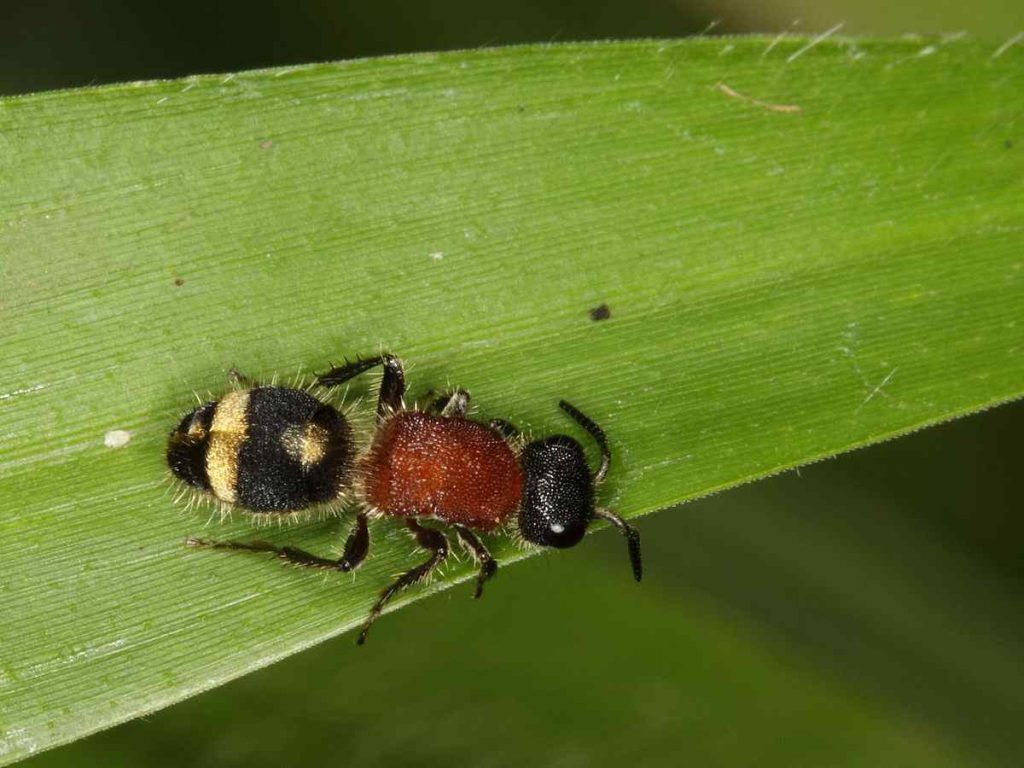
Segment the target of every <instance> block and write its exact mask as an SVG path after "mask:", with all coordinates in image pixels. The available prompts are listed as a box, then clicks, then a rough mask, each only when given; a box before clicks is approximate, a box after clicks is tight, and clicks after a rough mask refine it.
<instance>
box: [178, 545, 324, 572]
mask: <svg viewBox="0 0 1024 768" xmlns="http://www.w3.org/2000/svg"><path fill="white" fill-rule="evenodd" d="M185 544H186V545H188V546H190V547H207V548H209V549H239V550H242V551H245V552H272V553H274V554H275V555H277V556H278V557H279V558H280V559H282V560H284V561H286V562H289V563H292V564H293V565H304V566H306V567H308V568H338V567H340V566H339V561H338V560H328V559H327V558H325V557H318V556H316V555H314V554H312V553H310V552H306V551H305V550H303V549H298V548H297V547H278V546H276V545H274V544H271V543H270V542H269V541H216V540H213V539H194V538H188V539H185Z"/></svg>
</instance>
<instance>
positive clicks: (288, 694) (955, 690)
mask: <svg viewBox="0 0 1024 768" xmlns="http://www.w3.org/2000/svg"><path fill="white" fill-rule="evenodd" d="M715 20H718V21H717V23H714V22H715ZM840 21H843V22H845V27H844V29H843V32H844V33H851V34H880V35H892V34H901V33H957V32H959V31H967V32H969V33H970V34H972V35H975V36H977V37H981V38H984V39H986V40H991V41H992V42H993V43H994V44H999V43H1000V42H1003V41H1005V40H1007V39H1009V38H1010V37H1011V36H1012V35H1013V34H1015V33H1016V32H1018V31H1020V30H1022V29H1024V4H1021V3H1019V2H1009V1H1007V2H1002V3H1001V2H997V1H996V0H983V1H982V2H977V3H973V4H961V3H954V2H949V1H947V0H941V1H940V0H934V1H933V2H926V1H925V0H917V1H916V2H907V3H901V4H899V7H898V9H897V8H892V7H890V5H889V4H887V3H882V2H880V0H870V2H863V3H857V4H854V3H852V2H847V3H840V2H834V1H831V2H824V3H815V2H813V1H812V0H802V1H794V2H770V3H756V2H753V0H719V1H718V2H713V0H701V1H700V2H682V1H680V2H675V3H673V2H667V1H666V0H634V2H632V3H627V2H625V0H617V1H616V2H610V3H587V2H580V1H579V0H568V1H567V2H563V3H560V4H555V3H544V2H539V1H538V0H520V1H519V2H516V3H503V4H482V3H469V2H465V0H441V1H440V2H431V3H402V2H399V0H387V1H386V2H376V3H374V2H366V1H364V2H349V3H344V2H329V1H328V0H298V1H297V2H292V3H287V4H286V3H272V2H267V1H266V0H254V1H252V2H245V3H243V2H232V1H231V0H207V2H203V3H198V2H193V1H192V0H183V2H179V3H176V4H174V5H165V6H160V7H158V6H156V5H154V6H152V7H149V6H146V7H143V6H142V5H141V4H135V3H129V2H126V1H125V0H103V1H97V2H92V3H87V4H86V3H82V4H76V3H74V2H68V1H67V0H64V1H63V2H62V1H58V0H49V1H47V2H40V3H35V4H28V3H25V4H22V5H20V6H19V5H17V4H5V7H4V8H3V9H2V10H0V22H2V23H0V92H3V93H19V92H26V91H31V90H43V89H51V88H61V87H72V86H81V85H88V84H94V83H104V82H111V81H121V80H135V79H140V78H151V77H173V76H178V75H185V74H192V73H197V72H212V71H230V70H237V69H244V68H251V67H263V66H274V65H284V64H291V63H296V62H307V61H314V60H324V59H342V58H351V57H355V56H370V55H378V54H386V53H397V52H407V51H416V50H437V49H446V48H458V47H474V46H480V45H502V44H508V43H516V42H528V41H559V40H578V39H589V38H606V37H614V38H623V37H637V36H684V35H688V34H695V33H700V32H702V31H704V30H707V29H708V27H709V26H711V27H712V28H711V30H710V32H709V34H719V33H740V32H753V31H758V32H780V31H783V30H790V31H795V32H805V33H815V32H821V31H824V30H825V29H828V28H830V27H832V26H833V25H834V24H836V23H838V22H840ZM1022 104H1024V99H1022ZM1022 115H1024V109H1022ZM1022 434H1024V405H1022V404H1015V405H1011V406H1006V407H1003V408H1000V409H996V410H994V411H990V412H988V413H985V414H981V415H978V416H975V417H972V418H970V419H965V420H963V421H960V422H956V423H952V424H948V425H944V426H942V427H939V428H935V429H932V430H928V431H925V432H922V433H920V434H918V435H915V436H912V437H909V438H905V439H903V440H899V441H896V442H893V443H889V444H885V445H882V446H878V447H876V448H873V449H871V450H866V451H862V452H859V453H856V454H852V455H848V456H844V457H840V458H839V459H837V460H834V461H831V462H827V463H822V464H817V465H814V466H811V467H806V468H804V469H803V470H801V471H800V472H794V473H788V474H786V475H783V476H780V477H777V478H773V479H770V480H768V481H765V482H761V483H758V484H756V485H752V486H749V487H745V488H741V489H738V490H735V491H732V492H729V493H726V494H722V495H720V496H718V497H716V498H711V499H707V500H703V501H700V502H696V503H692V504H689V505H687V506H686V507H684V508H682V509H679V510H676V511H674V512H669V513H664V514H660V515H655V516H653V517H651V518H648V519H646V520H642V521H641V522H640V527H641V530H642V533H643V535H644V542H645V549H646V559H647V563H648V578H647V580H646V581H645V583H644V584H643V586H641V587H637V586H636V585H634V584H632V583H631V582H630V580H629V578H628V572H627V567H626V563H625V557H624V553H623V547H622V543H621V540H620V539H619V538H618V537H617V536H616V535H615V534H614V532H604V533H602V534H599V535H597V536H595V537H593V538H592V539H591V540H590V541H588V543H587V544H586V545H585V546H583V547H581V548H579V549H577V550H575V551H573V552H571V553H566V554H564V555H559V556H545V557H537V558H533V559H531V560H529V561H527V562H525V563H523V564H520V565H516V566H513V567H510V568H508V569H506V570H505V571H503V572H502V574H501V576H500V577H499V579H498V580H497V581H496V582H495V584H494V585H493V586H492V588H491V589H490V590H489V593H488V595H487V598H486V599H485V600H483V601H481V602H479V603H474V602H473V601H472V600H471V599H470V588H469V587H468V586H466V585H463V586H462V587H460V588H458V589H455V590H452V591H449V592H446V593H444V594H443V595H442V596H440V597H436V598H434V599H431V600H426V601H423V602H420V603H417V604H416V605H414V606H413V607H411V608H409V609H407V610H403V611H400V612H399V613H397V614H395V615H393V616H389V617H387V618H385V619H384V620H382V622H381V624H380V626H379V627H378V629H377V631H376V632H375V635H374V637H373V639H372V641H371V642H370V643H369V644H368V646H367V647H365V648H363V649H356V648H355V647H354V646H353V644H352V638H351V637H348V636H346V637H342V638H338V639H336V640H333V641H331V642H328V643H326V644H324V645H322V646H320V647H319V648H316V649H314V650H312V651H309V652H306V653H303V654H300V655H299V656H297V657H293V658H291V659H289V660H287V661H285V662H282V663H280V664H277V665H275V666H273V667H271V668H269V669H266V670H264V671H262V672H259V673H257V674H254V675H250V676H248V677H246V678H244V679H242V680H238V681H236V682H234V683H231V684H229V685H227V686H224V687H223V688H221V689H219V690H216V691H213V692H211V693H208V694H206V695H203V696H200V697H198V698H195V699H192V700H190V701H186V702H184V703H182V704H179V705H177V706H175V707H172V708H170V709H168V710H165V711H163V712H159V713H156V714H154V715H152V716H150V717H149V718H146V719H143V720H138V721H135V722H132V723H129V724H126V725H124V726H121V727H119V728H115V729H112V730H110V731H107V732H105V733H102V734H98V735H96V736H93V737H91V738H89V739H86V740H84V741H82V742H79V743H77V744H74V745H71V746H68V747H64V748H61V749H58V750H55V751H53V752H50V753H46V754H43V755H41V756H38V757H36V758H33V759H32V760H31V761H29V763H30V764H31V765H32V766H33V768H43V766H57V765H75V766H80V765H93V764H96V765H105V766H107V765H109V766H118V765H133V766H158V765H166V766H171V765H182V764H189V765H196V766H233V765H246V766H250V767H252V768H258V767H259V766H270V765H298V764H302V763H314V762H315V763H326V762H329V763H331V764H342V765H346V764H352V765H360V766H370V765H425V766H426V765H437V764H442V763H453V762H455V761H462V762H468V763H469V764H471V765H487V766H505V765H509V766H511V765H521V764H524V763H527V762H529V763H531V764H536V765H553V766H577V765H579V766H583V765H620V764H622V762H623V760H626V759H634V760H636V761H638V763H639V764H640V765H675V764H679V763H683V762H685V763H687V764H690V765H700V766H716V765H722V766H735V765H763V766H775V765H787V766H789V765H829V766H847V765H849V766H854V765H858V766H859V765H872V766H885V765H894V766H895V765H899V766H907V765H950V766H962V765H978V766H990V765H991V766H994V765H1007V766H1010V765H1019V764H1020V762H1021V756H1022V755H1024V735H1022V734H1021V732H1020V731H1021V729H1020V727H1019V724H1020V723H1021V722H1022V721H1024V617H1022V613H1021V611H1020V606H1021V605H1022V598H1024V579H1022V575H1024V569H1022V565H1021V553H1022V549H1024V547H1022V544H1021V541H1022V533H1024V526H1022V525H1021V516H1020V509H1021V508H1022V506H1024V505H1022V501H1024V483H1022V482H1021V481H1020V480H1019V474H1018V472H1017V469H1018V468H1019V467H1020V466H1021V459H1022V456H1024V452H1022V449H1021V448H1022V440H1021V435H1022Z"/></svg>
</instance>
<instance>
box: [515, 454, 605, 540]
mask: <svg viewBox="0 0 1024 768" xmlns="http://www.w3.org/2000/svg"><path fill="white" fill-rule="evenodd" d="M520 461H521V462H522V465H523V470H524V472H525V475H526V488H525V491H524V493H523V503H522V506H521V507H520V509H519V530H520V531H521V532H522V534H523V538H525V539H526V540H527V541H531V542H533V543H534V544H540V545H542V546H545V547H558V548H559V549H565V548H566V547H571V546H574V545H575V544H577V543H579V540H580V539H582V538H583V534H585V533H586V532H587V526H588V525H590V521H591V520H592V519H593V517H594V481H593V478H591V476H590V467H588V466H587V458H586V456H584V454H583V448H582V446H580V444H579V443H578V442H576V441H575V440H573V439H572V438H571V437H568V436H566V435H555V436H554V437H548V438H545V439H544V440H535V441H533V442H532V443H530V444H529V445H527V446H526V448H524V449H523V455H522V458H521V459H520Z"/></svg>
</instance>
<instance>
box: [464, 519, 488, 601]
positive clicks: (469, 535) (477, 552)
mask: <svg viewBox="0 0 1024 768" xmlns="http://www.w3.org/2000/svg"><path fill="white" fill-rule="evenodd" d="M454 527H455V534H456V535H457V536H458V537H459V543H460V544H461V545H462V546H463V547H464V548H465V549H466V551H467V552H469V553H470V554H471V555H472V556H473V559H474V560H475V561H476V563H477V565H479V566H480V571H479V573H477V576H476V591H475V592H474V593H473V597H474V598H475V599H479V598H480V596H481V595H483V593H484V582H486V581H487V580H488V579H490V578H491V577H492V576H494V574H495V573H497V572H498V562H497V561H496V560H495V559H494V557H493V556H492V555H491V553H490V552H489V551H488V549H487V547H486V546H484V543H483V542H482V541H480V539H479V538H477V535H476V534H475V533H473V532H472V531H471V530H469V529H468V528H466V527H465V526H462V525H456V526H454Z"/></svg>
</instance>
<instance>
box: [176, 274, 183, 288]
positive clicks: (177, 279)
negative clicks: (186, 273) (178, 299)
mask: <svg viewBox="0 0 1024 768" xmlns="http://www.w3.org/2000/svg"><path fill="white" fill-rule="evenodd" d="M174 284H175V285H176V286H178V287H179V288H180V287H181V286H183V285H184V284H185V278H183V277H176V278H174Z"/></svg>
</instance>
